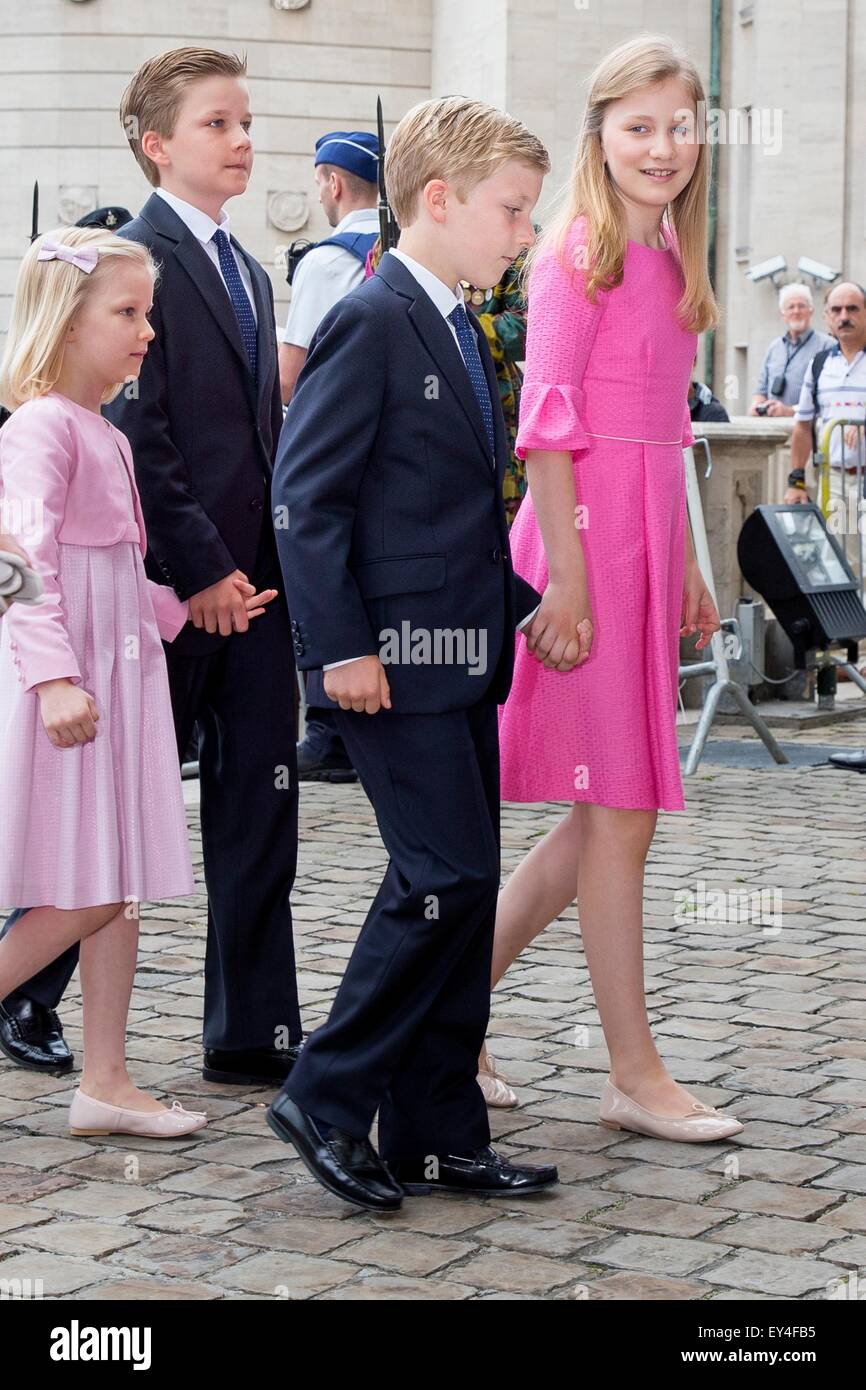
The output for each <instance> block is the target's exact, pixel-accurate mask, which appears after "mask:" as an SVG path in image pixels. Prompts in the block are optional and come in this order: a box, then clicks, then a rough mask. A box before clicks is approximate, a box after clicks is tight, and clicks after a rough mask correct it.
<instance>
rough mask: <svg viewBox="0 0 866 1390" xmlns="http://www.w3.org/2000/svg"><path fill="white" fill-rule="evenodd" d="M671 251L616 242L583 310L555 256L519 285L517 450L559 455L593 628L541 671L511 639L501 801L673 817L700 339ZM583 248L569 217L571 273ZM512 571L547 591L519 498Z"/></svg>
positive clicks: (541, 559)
mask: <svg viewBox="0 0 866 1390" xmlns="http://www.w3.org/2000/svg"><path fill="white" fill-rule="evenodd" d="M664 236H665V240H666V241H667V243H668V245H667V249H666V250H661V249H659V250H656V249H654V248H652V247H649V246H644V245H641V244H639V243H637V242H633V241H629V242H628V243H627V246H626V255H625V265H624V272H623V279H622V283H621V284H620V285H618V286H617V287H616V288H615V289H613V290H609V291H607V292H605V291H601V292H600V293H599V295H598V299H597V303H596V304H595V305H593V304H592V303H591V302H590V301H589V300H588V298H587V297H586V295H585V293H584V292H583V284H584V272H583V271H582V270H580V269H578V270H576V271H575V272H574V273H573V274H569V272H568V271H566V269H565V268H564V266H563V264H562V263H561V262H560V260H559V258H558V257H557V256H556V255H555V254H554V253H553V252H552V251H551V252H549V253H548V252H546V253H543V254H542V256H541V257H540V258H539V260H538V262H537V263H536V265H535V267H534V269H533V271H532V275H531V279H530V284H529V321H528V333H527V346H526V376H525V381H524V385H523V393H522V396H521V403H520V424H519V429H518V435H517V445H516V448H517V453H518V455H519V456H520V457H521V458H525V456H526V452H527V450H529V449H544V450H568V451H570V453H571V456H572V460H573V468H574V483H575V494H576V499H577V503H578V506H579V508H581V509H582V510H581V512H580V513H579V514H578V516H577V517H576V518H575V520H576V521H578V522H579V523H580V535H581V541H582V544H583V549H584V554H585V557H586V567H587V576H588V585H589V597H590V603H591V609H592V620H593V632H594V637H593V644H592V650H591V654H590V656H589V658H588V660H587V661H586V662H584V664H583V665H582V666H579V667H576V668H575V669H574V670H573V671H570V672H567V673H563V672H560V671H548V670H546V669H545V668H544V666H543V665H542V664H541V663H540V662H539V661H538V660H537V659H536V658H535V657H533V656H531V655H530V653H529V652H528V651H527V648H526V643H525V641H524V639H523V637H522V636H520V635H518V637H517V639H516V640H517V647H516V653H515V668H514V682H513V685H512V688H511V693H510V695H509V698H508V701H507V703H506V705H505V706H504V708H503V709H502V710H501V712H500V721H499V731H500V743H501V749H502V796H503V799H504V800H507V801H587V802H593V803H595V804H597V805H601V806H615V807H623V808H631V809H635V810H651V809H662V810H668V811H678V810H682V809H683V806H684V801H683V789H682V779H681V775H680V764H679V755H678V751H677V738H676V696H677V668H678V650H679V628H680V621H681V609H682V592H683V570H684V558H685V556H684V545H685V529H684V528H685V522H686V509H685V469H684V461H683V448H684V447H685V445H687V444H690V443H692V442H693V435H692V430H691V421H690V416H689V410H688V405H687V392H688V383H689V379H690V376H691V371H692V365H693V362H694V357H695V351H696V348H697V336H696V334H694V333H691V332H688V331H687V330H686V329H684V328H683V327H681V326H680V324H679V321H678V319H677V315H676V308H677V304H678V303H679V300H680V298H681V295H682V291H683V283H684V282H683V273H682V268H681V265H680V261H679V256H678V251H677V246H676V240H675V237H674V235H673V233H672V231H671V230H670V229H668V228H666V229H665V230H664ZM585 238H586V222H585V219H584V218H576V219H575V221H574V223H573V224H572V227H571V229H570V232H569V236H568V238H567V240H566V244H565V248H564V254H565V258H566V260H567V263H568V264H571V260H570V258H571V257H572V256H574V254H575V250H577V255H578V261H580V248H581V246H582V245H583V243H584V242H585ZM511 547H512V555H513V560H514V568H515V570H516V571H517V572H518V573H519V574H521V575H523V577H524V578H525V579H528V580H529V582H530V583H531V584H533V585H534V586H535V587H536V589H538V590H541V591H543V590H544V588H545V586H546V584H547V582H548V570H547V562H546V557H545V553H544V545H543V542H542V538H541V532H540V529H539V525H538V519H537V517H536V514H535V510H534V507H533V503H532V494H531V491H530V492H529V493H528V494H527V496H526V498H525V499H524V501H523V503H522V504H521V507H520V511H519V512H518V514H517V517H516V520H515V522H514V525H513V527H512V530H511Z"/></svg>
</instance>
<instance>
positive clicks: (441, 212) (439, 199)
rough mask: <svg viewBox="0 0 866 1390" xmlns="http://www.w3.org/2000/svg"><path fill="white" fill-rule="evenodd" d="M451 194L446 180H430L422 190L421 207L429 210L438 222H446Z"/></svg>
mask: <svg viewBox="0 0 866 1390" xmlns="http://www.w3.org/2000/svg"><path fill="white" fill-rule="evenodd" d="M449 192H450V190H449V188H448V185H447V183H446V182H445V180H444V179H430V181H429V183H425V185H424V187H423V188H422V190H421V198H420V202H421V206H422V207H425V208H426V209H427V211H428V212H429V214H430V216H431V217H432V218H433V219H434V220H435V221H436V222H443V221H444V220H445V212H446V206H447V202H448V195H449Z"/></svg>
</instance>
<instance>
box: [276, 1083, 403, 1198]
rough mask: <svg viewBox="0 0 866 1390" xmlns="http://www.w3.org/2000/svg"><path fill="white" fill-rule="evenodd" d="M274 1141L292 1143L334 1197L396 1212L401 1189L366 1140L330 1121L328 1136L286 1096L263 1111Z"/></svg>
mask: <svg viewBox="0 0 866 1390" xmlns="http://www.w3.org/2000/svg"><path fill="white" fill-rule="evenodd" d="M267 1121H268V1124H269V1125H270V1127H271V1129H272V1130H273V1132H274V1134H276V1136H277V1138H278V1139H282V1140H283V1141H284V1142H285V1143H287V1144H293V1145H294V1146H295V1148H296V1149H297V1151H298V1154H299V1155H300V1157H301V1159H302V1161H303V1163H304V1164H305V1166H306V1167H307V1168H308V1169H309V1171H310V1172H311V1173H312V1175H313V1177H314V1178H316V1180H317V1181H318V1182H320V1183H321V1184H322V1186H323V1187H326V1188H327V1189H328V1191H329V1192H333V1193H334V1195H335V1196H337V1197H342V1198H343V1200H344V1201H345V1202H351V1203H352V1205H353V1206H356V1207H364V1208H365V1210H367V1211H396V1210H397V1208H398V1207H399V1206H400V1203H401V1202H402V1200H403V1189H402V1187H401V1186H400V1184H399V1183H397V1182H395V1181H394V1178H393V1177H392V1175H391V1173H390V1172H389V1171H388V1169H387V1167H386V1166H385V1164H384V1163H383V1162H382V1160H381V1158H380V1157H379V1155H378V1154H377V1153H376V1150H375V1149H374V1148H373V1145H372V1144H371V1143H370V1141H369V1139H356V1138H355V1137H354V1135H352V1134H346V1133H345V1132H344V1131H343V1130H342V1129H337V1128H336V1126H334V1125H332V1126H331V1129H330V1132H329V1134H328V1137H327V1139H323V1137H322V1135H321V1134H320V1133H319V1131H318V1129H317V1128H316V1122H315V1120H314V1119H313V1118H312V1116H311V1115H308V1114H307V1113H306V1111H304V1110H302V1109H301V1108H300V1106H298V1105H296V1104H295V1102H294V1101H293V1100H290V1099H289V1097H288V1096H286V1095H280V1096H278V1097H277V1099H276V1100H275V1101H274V1103H273V1105H272V1106H271V1107H270V1109H269V1110H268V1113H267Z"/></svg>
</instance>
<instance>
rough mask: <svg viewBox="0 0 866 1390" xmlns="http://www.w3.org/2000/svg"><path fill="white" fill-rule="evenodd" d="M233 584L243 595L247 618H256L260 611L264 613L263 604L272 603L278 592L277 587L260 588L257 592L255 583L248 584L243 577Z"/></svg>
mask: <svg viewBox="0 0 866 1390" xmlns="http://www.w3.org/2000/svg"><path fill="white" fill-rule="evenodd" d="M234 584H235V588H236V589H237V590H238V592H239V593H240V594H241V595H242V596H243V600H244V606H245V607H246V610H247V617H248V618H258V617H259V615H260V614H261V613H264V611H265V604H266V603H273V601H274V599H275V598H276V596H277V594H278V593H279V589H262V592H261V593H260V594H257V593H256V586H255V584H250V583H248V582H247V581H246V580H245V579H236V580H235V581H234Z"/></svg>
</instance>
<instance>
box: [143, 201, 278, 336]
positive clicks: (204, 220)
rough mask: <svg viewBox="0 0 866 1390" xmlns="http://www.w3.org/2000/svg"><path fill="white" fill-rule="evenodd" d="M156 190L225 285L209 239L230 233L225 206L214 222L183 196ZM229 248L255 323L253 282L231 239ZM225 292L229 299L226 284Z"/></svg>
mask: <svg viewBox="0 0 866 1390" xmlns="http://www.w3.org/2000/svg"><path fill="white" fill-rule="evenodd" d="M156 191H157V193H158V194H159V196H160V198H164V199H165V201H166V202H167V203H168V205H169V207H170V208H173V209H174V211H175V212H176V213H177V215H178V217H179V218H180V220H181V221H182V222H184V223H185V224H186V226H187V227H189V229H190V231H191V232H192V234H193V236H194V237H195V238H196V240H197V241H200V242H201V244H202V246H203V247H204V250H205V252H206V254H207V255H208V256H209V257H210V259H211V260H212V261H213V263H214V265H215V266H216V268H217V270H218V271H219V277H220V279H221V280H222V282H223V284H224V285H226V282H225V278H224V276H223V273H222V270H220V258H219V252H218V250H217V248H216V243H215V242H213V241H211V237H212V236H213V234H214V232H216V231H223V232H225V234H226V236H229V235H230V231H229V215H228V213H227V212H226V210H225V208H221V209H220V220H219V222H218V223H217V222H214V220H213V218H212V217H210V216H208V214H207V213H206V212H202V210H201V208H197V207H194V206H193V204H192V203H188V202H186V201H185V199H183V198H178V196H177V194H176V193H169V191H168V189H167V188H158V189H157V190H156ZM229 250H230V251H231V253H232V255H233V256H234V259H235V265H236V266H237V268H238V274H239V275H240V277H241V284H242V285H243V287H244V289H245V290H246V292H247V299H248V300H249V301H250V308H251V309H252V311H253V318H254V319H255V320H256V323H258V321H259V320H258V314H257V313H256V296H255V294H254V293H253V282H252V280H251V279H250V272H249V270H248V269H247V263H246V261H245V260H244V258H243V256H239V255H238V253H237V251H236V250H235V248H234V247H233V246H232V244H231V241H230V242H229ZM226 294H228V295H229V299H231V295H230V294H229V287H228V285H226Z"/></svg>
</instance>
